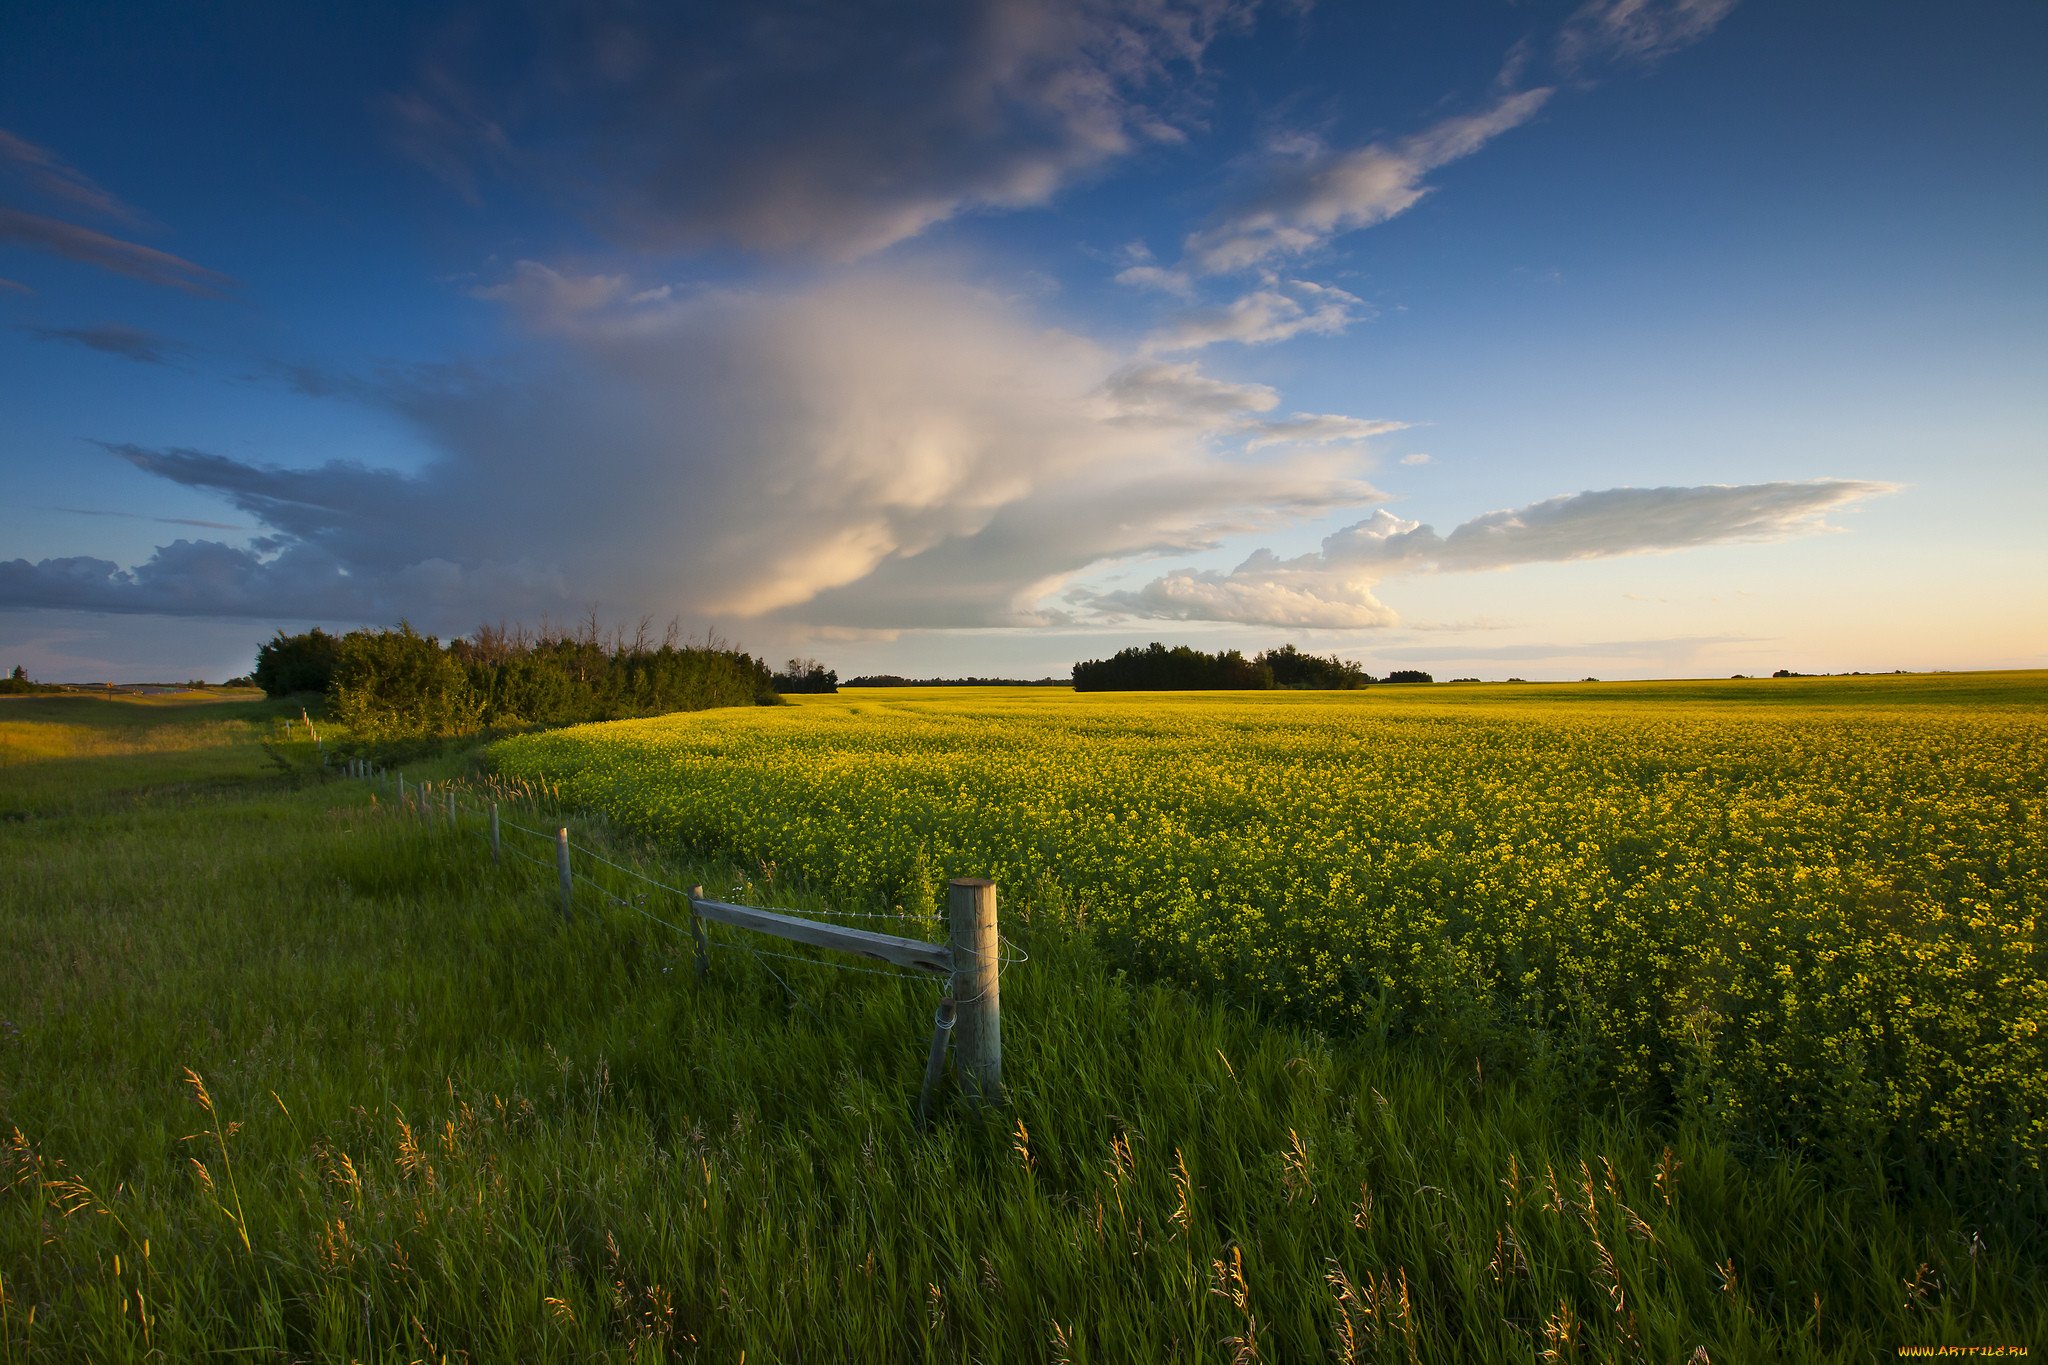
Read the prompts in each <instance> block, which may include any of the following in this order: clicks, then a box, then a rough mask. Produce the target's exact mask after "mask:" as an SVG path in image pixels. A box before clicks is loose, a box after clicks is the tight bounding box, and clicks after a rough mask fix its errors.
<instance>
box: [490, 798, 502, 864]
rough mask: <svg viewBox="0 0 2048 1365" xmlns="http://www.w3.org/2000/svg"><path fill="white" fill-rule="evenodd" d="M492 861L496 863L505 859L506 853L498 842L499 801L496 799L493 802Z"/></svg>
mask: <svg viewBox="0 0 2048 1365" xmlns="http://www.w3.org/2000/svg"><path fill="white" fill-rule="evenodd" d="M491 861H492V862H494V863H502V862H504V861H505V855H504V853H503V852H502V851H501V848H500V846H499V843H498V803H497V802H495V801H493V802H491Z"/></svg>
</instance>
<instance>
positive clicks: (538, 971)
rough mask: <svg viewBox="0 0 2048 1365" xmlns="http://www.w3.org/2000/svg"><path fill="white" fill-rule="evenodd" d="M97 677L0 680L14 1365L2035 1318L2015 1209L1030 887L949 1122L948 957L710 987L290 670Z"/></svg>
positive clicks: (1763, 1343) (1305, 1347) (1857, 1352)
mask: <svg viewBox="0 0 2048 1365" xmlns="http://www.w3.org/2000/svg"><path fill="white" fill-rule="evenodd" d="M92 705H93V706H95V707H98V708H100V709H98V710H91V709H84V710H81V709H78V708H79V706H80V703H78V702H76V701H75V700H73V699H53V700H52V701H50V702H40V701H31V702H26V703H16V704H10V706H9V707H8V708H7V709H5V710H0V725H4V726H5V727H7V728H6V729H5V730H4V734H5V736H6V738H7V740H8V743H9V747H8V749H7V750H6V751H5V756H4V757H0V765H4V766H0V793H4V795H0V809H5V810H7V811H11V812H19V813H20V814H21V817H22V818H19V819H10V820H8V821H6V822H4V823H0V867H4V868H5V869H7V872H6V876H5V877H4V878H0V1020H4V1022H0V1127H4V1128H6V1129H11V1130H13V1131H14V1132H16V1133H18V1136H17V1137H15V1138H14V1139H13V1152H12V1155H11V1157H9V1158H7V1164H8V1165H9V1166H10V1167H11V1169H10V1171H9V1187H8V1190H7V1192H6V1193H4V1194H0V1297H4V1307H0V1361H14V1360H30V1359H91V1360H96V1361H119V1360H131V1359H132V1360H140V1359H148V1358H155V1359H172V1360H182V1359H192V1358H199V1357H202V1356H206V1355H209V1354H227V1353H229V1352H234V1353H236V1354H238V1355H242V1356H248V1357H254V1358H261V1359H323V1360H328V1359H331V1360H346V1359H359V1360H366V1361H367V1360H378V1361H383V1360H390V1361H400V1360H415V1359H433V1360H440V1359H464V1358H467V1359H473V1360H498V1359H515V1358H516V1359H560V1360H572V1359H575V1360H586V1359H596V1358H616V1359H658V1358H664V1357H668V1356H673V1357H677V1358H684V1359H705V1360H718V1361H730V1360H736V1359H738V1358H739V1357H740V1355H741V1353H742V1352H744V1353H745V1356H746V1358H747V1359H749V1360H754V1361H771V1360H785V1361H787V1360H807V1361H817V1360H888V1359H901V1358H920V1357H928V1358H938V1359H945V1360H962V1359H977V1360H988V1361H1041V1360H1062V1359H1064V1360H1072V1361H1084V1360H1092V1361H1126V1360H1129V1361H1154V1360H1183V1359H1187V1360H1218V1361H1227V1360H1233V1359H1252V1358H1256V1359H1260V1360H1267V1361H1297V1360H1315V1359H1325V1358H1328V1359H1337V1360H1343V1359H1346V1358H1356V1359H1362V1360H1373V1359H1380V1360H1422V1361H1439V1360H1464V1359H1473V1360H1495V1359H1498V1360H1528V1359H1533V1358H1537V1357H1538V1356H1539V1355H1541V1353H1543V1352H1544V1351H1546V1350H1552V1351H1554V1352H1556V1355H1557V1358H1561V1359H1586V1360H1599V1359H1647V1360H1657V1361H1664V1360H1684V1359H1687V1358H1688V1357H1690V1356H1691V1355H1692V1353H1693V1352H1694V1351H1695V1349H1696V1348H1698V1347H1702V1346H1703V1347H1705V1349H1706V1352H1707V1358H1710V1359H1712V1360H1715V1361H1749V1360H1764V1359H1772V1360H1777V1359H1785V1360H1804V1359H1828V1360H1864V1359H1876V1358H1890V1357H1891V1356H1892V1355H1893V1354H1894V1352H1895V1349H1896V1347H1897V1346H1899V1345H1900V1344H1906V1343H1946V1344H1971V1343H1973V1344H2033V1343H2038V1342H2042V1341H2048V1331H2044V1328H2048V1295H2044V1293H2043V1288H2044V1286H2043V1280H2042V1260H2041V1251H2042V1245H2041V1241H2040V1238H2039V1234H2038V1232H2033V1233H2031V1234H2030V1233H2029V1232H2028V1230H2026V1229H2023V1228H2011V1227H2002V1226H1998V1225H1995V1224H1981V1225H1973V1224H1970V1223H1966V1222H1964V1221H1963V1220H1961V1219H1959V1218H1958V1217H1957V1216H1956V1215H1954V1214H1952V1213H1950V1212H1948V1211H1946V1210H1945V1209H1943V1208H1942V1207H1941V1206H1939V1205H1938V1204H1934V1203H1927V1202H1921V1203H1916V1204H1906V1203H1902V1202H1901V1201H1900V1199H1899V1197H1898V1196H1896V1195H1894V1194H1890V1193H1886V1192H1884V1191H1873V1190H1856V1189H1849V1188H1843V1187H1840V1186H1834V1187H1829V1186H1824V1185H1823V1184H1822V1183H1821V1182H1820V1181H1819V1180H1818V1178H1817V1177H1816V1176H1815V1174H1814V1173H1813V1171H1812V1170H1811V1169H1810V1168H1808V1167H1806V1166H1804V1165H1802V1164H1801V1163H1800V1162H1798V1161H1797V1160H1794V1159H1791V1158H1784V1157H1770V1156H1758V1155H1755V1154H1749V1155H1746V1156H1744V1157H1743V1158H1741V1159H1738V1157H1737V1155H1736V1154H1735V1153H1734V1152H1733V1151H1731V1149H1730V1148H1728V1147H1727V1146H1726V1145H1724V1144H1720V1143H1718V1142H1716V1141H1715V1140H1714V1139H1712V1138H1711V1137H1709V1136H1707V1135H1705V1134H1702V1133H1699V1132H1695V1131H1692V1130H1689V1129H1686V1128H1683V1127H1679V1128H1675V1129H1671V1128H1664V1127H1660V1126H1659V1125H1658V1124H1657V1123H1656V1122H1654V1121H1653V1120H1652V1119H1651V1118H1648V1117H1645V1116H1631V1115H1627V1114H1617V1113H1614V1112H1613V1111H1612V1106H1611V1105H1610V1104H1609V1103H1608V1102H1606V1101H1605V1100H1604V1099H1603V1097H1601V1096H1599V1095H1592V1094H1573V1093H1570V1092H1568V1091H1565V1090H1563V1089H1561V1088H1560V1087H1559V1086H1557V1085H1556V1084H1554V1083H1552V1082H1550V1081H1549V1080H1547V1079H1546V1078H1545V1077H1544V1076H1542V1075H1538V1074H1530V1075H1520V1076H1508V1075H1496V1074H1487V1073H1485V1072H1483V1071H1481V1070H1480V1069H1478V1068H1477V1067H1475V1065H1474V1061H1473V1059H1472V1058H1471V1057H1469V1056H1467V1057H1460V1056H1456V1055H1449V1054H1446V1053H1443V1052H1440V1051H1432V1050H1431V1049H1430V1048H1428V1047H1427V1046H1425V1045H1422V1044H1419V1043H1418V1044H1409V1045H1406V1046H1403V1047H1400V1048H1396V1049H1392V1050H1389V1049H1387V1048H1384V1047H1381V1046H1378V1045H1376V1044H1374V1043H1372V1042H1371V1041H1369V1040H1357V1041H1350V1042H1341V1043H1340V1042H1332V1041H1330V1040H1327V1039H1324V1038H1321V1037H1318V1036H1317V1035H1315V1034H1313V1033H1310V1032H1306V1031H1301V1030H1294V1029H1285V1028H1274V1027H1267V1026H1263V1025H1261V1024H1259V1023H1257V1022H1256V1021H1254V1020H1253V1019H1251V1018H1250V1017H1249V1016H1248V1015H1246V1014H1244V1013H1243V1012H1241V1011H1237V1010H1233V1009H1230V1008H1226V1007H1223V1006H1221V1005H1218V1004H1215V1003H1213V1002H1210V1001H1206V1000H1203V999H1200V998H1196V997H1194V996H1191V995H1188V994H1186V993H1182V992H1178V991H1175V990H1171V989H1167V988H1164V987H1160V986H1156V985H1148V984H1144V983H1141V982H1137V981H1134V980H1131V979H1129V978H1127V977H1124V976H1122V975H1120V974H1119V973H1117V972H1115V971H1113V970H1111V969H1110V968H1109V967H1108V966H1107V965H1106V964H1105V960H1104V954H1103V953H1102V952H1101V951H1100V950H1099V948H1098V946H1097V945H1096V944H1094V943H1093V942H1091V940H1090V939H1089V938H1088V937H1087V936H1086V935H1085V934H1075V933H1073V932H1069V931H1063V930H1056V929H1054V928H1053V927H1052V926H1051V925H1049V924H1047V923H1045V922H1043V921H1041V922H1039V923H1037V924H1026V923H1022V922H1012V923H1011V924H1010V925H1008V926H1007V931H1008V932H1009V933H1010V934H1011V935H1012V936H1013V937H1015V938H1018V939H1020V940H1022V941H1023V942H1024V944H1025V945H1026V946H1027V947H1028V948H1029V950H1030V952H1031V954H1032V960H1031V961H1030V962H1029V963H1028V964H1025V965H1022V966H1019V967H1016V968H1013V969H1012V970H1011V971H1010V972H1009V974H1008V975H1007V976H1006V977H1005V978H1004V981H1003V992H1004V1030H1005V1034H1004V1036H1005V1045H1006V1050H1007V1051H1006V1057H1005V1077H1006V1080H1007V1082H1008V1085H1009V1087H1010V1092H1011V1095H1010V1104H1009V1106H1008V1107H1007V1108H1006V1109H1004V1110H1002V1111H999V1112H991V1113H974V1112H970V1111H967V1110H965V1109H963V1108H961V1107H959V1106H958V1105H957V1104H954V1105H949V1106H948V1108H947V1109H946V1111H945V1112H944V1114H943V1116H942V1120H941V1122H940V1124H939V1125H938V1126H937V1128H936V1130H935V1131H934V1132H932V1133H930V1134H924V1133H920V1132H919V1130H918V1127H917V1124H916V1122H915V1118H914V1113H913V1110H914V1102H915V1095H916V1088H917V1083H918V1078H919V1072H920V1068H921V1062H922V1057H923V1052H924V1049H925V1045H926V1042H927V1040H928V1037H929V1028H930V1014H931V1009H932V1006H933V1004H934V1003H935V996H936V994H937V990H936V987H935V986H932V985H926V984H922V983H913V984H905V983H898V982H895V981H890V980H884V979H878V978H874V977H869V976H860V975H853V974H846V973H838V972H833V971H829V970H827V969H825V968H823V967H812V966H805V965H799V964H791V963H783V962H777V963H774V964H773V965H774V966H775V967H776V968H777V970H778V971H781V972H782V973H783V975H784V976H786V977H787V978H788V981H789V984H790V985H791V986H792V987H793V988H794V991H795V994H796V996H797V997H799V998H800V999H801V1001H802V1002H803V1003H802V1004H801V1005H797V1004H794V1003H792V1001H791V999H790V997H789V996H788V995H786V994H785V992H784V990H783V988H782V986H780V985H779V984H777V982H776V981H775V980H774V979H773V978H772V977H770V976H769V975H768V974H767V972H766V971H764V970H763V969H762V968H761V966H759V965H758V964H756V963H754V962H753V961H751V960H749V959H748V958H746V957H744V956H743V955H740V954H738V953H734V952H721V953H718V954H715V955H714V959H713V966H714V972H713V975H712V977H711V979H710V980H709V981H706V982H699V981H698V980H697V979H696V978H695V975H694V972H693V969H692V966H691V960H692V959H691V954H690V951H689V948H688V945H687V942H686V941H683V940H681V939H680V938H679V937H678V936H677V935H675V934H672V933H670V932H669V931H668V930H666V929H664V928H662V927H660V926H658V925H655V924H652V923H650V922H649V921H648V920H646V919H644V918H641V917H640V916H638V915H635V914H632V913H630V911H629V910H626V909H621V908H620V907H617V906H612V905H609V904H608V903H606V902H604V901H602V900H601V899H600V898H597V897H587V898H586V899H585V900H584V901H583V903H582V904H581V905H580V906H579V911H578V916H577V919H576V921H575V923H573V924H572V925H564V924H563V923H562V921H561V920H560V918H559V916H558V914H557V913H556V910H555V907H554V902H553V889H552V882H551V878H550V876H549V874H548V873H547V872H546V871H545V870H543V869H541V868H537V867H533V866H531V865H529V864H527V863H525V862H523V861H521V860H519V859H516V858H515V859H510V860H508V862H507V863H506V865H505V866H502V867H494V866H493V865H492V864H491V862H490V859H489V856H488V852H487V850H486V848H485V846H484V844H483V841H482V840H481V838H480V837H478V834H477V830H476V827H475V826H473V825H472V826H470V827H469V828H468V829H467V830H466V831H464V832H463V833H462V834H461V835H460V836H457V835H455V834H451V832H450V831H448V830H447V828H446V827H445V824H442V825H437V826H436V827H435V828H433V829H431V830H430V829H428V828H426V827H424V826H423V825H421V824H420V823H418V822H417V821H415V820H413V819H411V818H409V817H405V816H401V815H398V814H395V813H394V812H393V811H392V809H391V805H392V803H391V800H390V789H389V788H388V787H385V788H381V789H380V791H381V795H380V796H379V797H378V799H377V801H376V803H375V805H374V806H373V804H372V792H371V790H370V789H369V788H367V787H366V786H365V785H363V784H359V783H353V782H346V781H341V780H337V779H335V778H333V777H332V776H331V775H323V774H322V773H321V772H320V771H319V770H318V768H317V766H316V765H315V763H314V761H313V760H312V757H311V753H310V746H309V745H308V744H306V742H305V741H304V740H303V738H287V737H286V736H285V734H284V732H283V729H282V725H281V721H282V719H283V718H284V717H285V716H288V715H295V714H296V708H295V707H281V706H274V705H266V704H242V703H227V704H222V703H216V704H214V705H211V706H199V705H188V706H175V705H163V704H158V703H148V704H144V703H127V702H119V703H97V702H96V703H93V704H92ZM38 707H42V708H45V709H36V708H38ZM67 708H68V709H67ZM123 708H134V709H123ZM44 724H47V725H53V726H55V725H69V726H80V727H84V737H83V738H65V739H62V740H61V741H60V740H58V739H55V738H40V739H39V737H38V736H37V735H34V734H28V735H23V734H21V733H20V729H21V727H31V728H32V727H34V726H37V725H44ZM301 734H302V732H301ZM66 745H75V746H76V747H82V748H84V749H86V750H88V751H89V752H87V753H86V754H85V755H84V756H81V757H75V758H66V757H63V756H61V755H62V753H63V752H64V750H65V746H66ZM24 754H27V755H34V756H33V757H28V758H23V757H20V755H24ZM465 761H466V760H464V759H463V758H461V757H460V756H455V757H449V758H446V759H443V760H440V762H439V763H438V765H435V766H427V767H422V768H419V769H417V770H415V771H413V772H412V773H411V774H410V775H411V776H413V777H415V778H417V777H420V776H427V777H432V778H435V779H437V780H438V779H442V778H451V777H457V776H459V775H460V774H461V772H462V770H463V766H464V763H465ZM522 819H523V821H524V822H526V823H536V822H537V820H538V816H536V815H526V816H523V817H522ZM577 829H578V838H579V839H580V840H582V841H584V842H587V843H592V844H594V845H596V846H598V847H601V848H604V849H606V850H609V851H612V852H614V853H617V854H626V853H632V852H637V853H643V854H644V853H646V852H647V851H646V850H644V849H642V848H640V847H639V846H638V845H636V844H635V843H634V841H632V840H630V839H628V838H626V837H624V836H611V835H608V834H607V833H606V832H605V831H603V830H601V829H596V828H589V827H586V826H583V825H582V824H580V823H579V824H578V825H577ZM648 865H649V866H650V867H654V868H657V869H658V870H659V872H660V873H661V874H662V876H663V879H664V880H667V881H669V882H670V883H671V884H673V885H687V884H688V883H689V882H690V881H692V880H701V881H703V882H704V883H705V884H706V885H707V886H709V887H711V888H712V889H713V890H714V891H724V890H726V889H728V888H732V887H735V886H741V887H744V888H746V889H747V894H750V895H751V897H752V898H753V899H756V900H759V901H762V902H764V903H776V904H793V905H796V906H799V907H805V906H810V907H813V908H815V907H816V905H817V901H816V899H815V898H814V897H811V896H809V895H808V894H807V893H806V892H805V891H804V890H803V889H802V888H792V887H787V886H781V885H773V884H764V883H763V880H762V877H761V869H758V868H756V869H748V870H746V871H742V870H739V869H734V868H731V867H727V866H718V865H704V864H697V865H686V864H676V863H670V862H665V861H663V860H661V859H659V858H658V857H651V858H650V861H649V863H648ZM749 874H751V875H749ZM606 875H608V876H613V877H615V874H606ZM612 884H613V885H614V887H615V889H617V890H618V891H620V892H626V893H630V890H631V888H630V886H629V884H628V883H626V882H624V881H623V880H614V881H613V883H612ZM641 908H643V909H645V910H648V911H650V912H652V913H655V914H663V915H666V914H668V913H669V912H671V911H672V910H673V907H672V906H665V905H664V904H662V903H661V902H660V901H659V900H658V899H657V900H656V901H654V902H650V903H647V904H645V905H644V906H642V907H641ZM188 1068H189V1070H190V1072H191V1073H192V1075H193V1076H196V1077H197V1078H199V1080H200V1081H201V1082H203V1086H204V1090H203V1092H202V1091H201V1090H200V1089H199V1087H198V1085H197V1084H195V1082H194V1081H193V1080H192V1079H191V1078H190V1077H188V1074H187V1071H188ZM201 1164H203V1166H204V1170H203V1171H202V1170H201V1169H200V1165H201ZM1347 1353H1348V1354H1347Z"/></svg>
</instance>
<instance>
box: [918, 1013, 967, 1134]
mask: <svg viewBox="0 0 2048 1365" xmlns="http://www.w3.org/2000/svg"><path fill="white" fill-rule="evenodd" d="M958 1018H959V1010H958V1007H956V1006H955V1005H954V1004H953V997H952V996H950V995H949V996H947V997H946V998H945V999H943V1000H941V1001H939V1009H938V1013H936V1014H934V1015H933V1016H932V1050H931V1051H930V1053H928V1054H927V1055H926V1056H925V1059H924V1087H923V1088H922V1089H921V1090H919V1091H918V1093H917V1120H918V1124H919V1126H921V1127H924V1128H929V1127H931V1126H932V1095H933V1093H934V1092H935V1091H937V1089H938V1086H939V1073H940V1072H942V1071H943V1070H945V1066H946V1044H947V1043H949V1042H951V1041H952V1040H953V1025H954V1023H955V1021H956V1020H957V1019H958Z"/></svg>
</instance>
